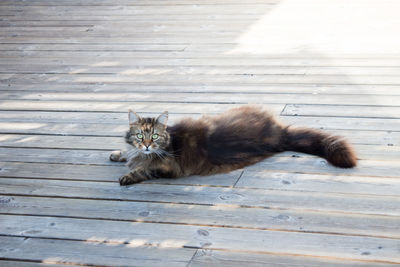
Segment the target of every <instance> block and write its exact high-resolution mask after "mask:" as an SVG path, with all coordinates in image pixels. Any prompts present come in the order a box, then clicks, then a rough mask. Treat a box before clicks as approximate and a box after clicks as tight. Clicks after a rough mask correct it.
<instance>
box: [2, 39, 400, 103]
mask: <svg viewBox="0 0 400 267" xmlns="http://www.w3.org/2000/svg"><path fill="white" fill-rule="evenodd" d="M10 46H11V45H10ZM35 46H36V45H29V47H28V48H21V46H19V47H15V45H13V46H12V47H15V48H14V49H20V50H23V51H21V52H18V53H20V54H21V55H25V56H26V55H29V57H35V56H40V57H41V56H42V54H43V56H44V55H47V56H52V57H53V58H54V57H57V58H59V57H60V55H61V53H62V55H64V56H65V55H68V54H69V55H70V56H75V55H82V57H89V56H90V54H93V56H96V54H98V52H104V53H108V54H110V52H108V50H107V52H106V51H105V50H104V51H103V50H102V46H98V48H96V47H93V48H91V50H88V49H89V48H85V47H84V48H80V49H82V50H76V49H79V46H77V48H75V45H68V46H65V47H63V48H58V49H57V54H54V53H52V50H44V49H45V48H46V47H45V48H39V49H43V53H38V52H36V50H35V49H36V48H35ZM154 46H155V45H153V47H154ZM118 47H119V46H118V45H116V47H114V48H113V49H114V50H117V49H118ZM156 47H157V46H156ZM156 47H155V48H151V47H150V48H149V50H144V49H146V48H140V45H135V46H132V48H130V47H129V46H126V47H122V48H119V49H121V50H118V53H120V54H121V55H123V54H126V55H127V56H132V54H133V53H135V52H136V51H141V52H139V53H140V54H141V55H143V52H147V51H151V49H156ZM157 48H158V47H157ZM3 49H4V50H3ZM5 49H6V47H2V46H0V51H6V52H3V53H2V52H0V55H1V57H2V58H7V57H10V58H14V57H16V56H14V55H13V54H16V53H15V52H13V50H11V49H7V50H5ZM47 49H49V48H47ZM51 49H53V48H51ZM158 49H160V50H161V52H160V55H162V54H163V53H165V50H163V47H162V46H159V48H158ZM166 49H168V48H166ZM110 50H111V49H110ZM142 50H143V51H142ZM10 51H12V52H10ZM40 51H42V50H40ZM167 51H169V52H173V51H175V50H167ZM139 53H138V54H139ZM113 54H116V53H113ZM185 54H186V55H187V53H185ZM177 56H178V54H177ZM198 56H200V55H198ZM0 71H1V73H2V74H48V75H50V74H51V75H54V74H62V75H66V74H79V75H83V74H86V75H93V74H101V75H112V74H122V75H130V74H132V75H138V74H141V75H144V74H146V75H149V76H153V77H154V78H157V76H162V75H165V74H168V75H173V76H175V77H176V76H178V77H179V75H188V74H190V75H192V76H194V75H196V76H197V75H208V77H216V76H217V75H218V76H220V75H226V76H228V75H231V76H232V75H237V76H246V75H247V76H252V77H254V75H342V74H343V73H346V74H347V75H358V76H359V75H371V76H377V75H387V76H390V75H399V74H400V68H398V67H367V68H364V67H296V66H282V67H280V66H276V67H269V66H254V67H253V66H248V67H237V66H226V67H223V68H222V67H212V66H193V67H190V66H186V67H171V66H166V67H164V66H154V67H153V66H147V67H140V66H129V65H127V66H121V65H118V66H90V67H86V68H85V67H83V66H75V65H59V64H45V65H44V64H42V65H39V64H36V65H34V66H32V65H24V64H23V62H21V63H19V64H18V62H16V63H14V64H7V65H1V64H0ZM255 79H257V77H256V78H255ZM297 86H298V85H297ZM372 86H374V85H372ZM348 87H350V85H349V86H347V88H346V89H347V90H346V93H349V89H351V88H348ZM353 88H354V90H353V94H355V93H361V94H366V93H365V92H364V90H362V89H360V88H358V87H355V86H353ZM288 89H290V88H288ZM355 89H357V91H355ZM312 90H315V88H312ZM242 91H243V90H242ZM305 93H309V92H305ZM335 93H336V92H335ZM350 93H351V92H350ZM373 93H378V94H382V93H379V91H378V90H376V91H375V92H373ZM393 93H394V94H395V95H398V92H395V91H394V90H393Z"/></svg>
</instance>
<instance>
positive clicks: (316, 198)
mask: <svg viewBox="0 0 400 267" xmlns="http://www.w3.org/2000/svg"><path fill="white" fill-rule="evenodd" d="M0 184H1V188H0V193H1V194H12V195H15V194H16V195H32V196H46V197H50V196H51V197H72V198H91V199H93V198H95V199H110V200H121V201H146V202H162V203H183V204H194V203H196V204H197V205H216V206H219V205H228V206H230V207H239V206H245V207H260V208H272V209H296V210H311V211H325V212H345V213H357V214H374V215H386V216H399V214H400V205H399V204H400V203H399V202H400V200H399V198H397V197H395V196H376V195H368V196H363V195H356V194H354V195H349V194H337V193H325V192H323V193H319V192H304V193H303V192H298V191H275V190H257V189H242V188H240V189H239V188H221V187H202V186H200V187H198V186H186V185H168V186H167V185H159V184H137V185H135V186H131V187H120V186H119V184H117V183H107V182H96V183H93V182H84V181H79V182H78V181H67V180H64V181H63V180H46V181H43V180H34V179H11V178H10V179H8V178H2V179H0Z"/></svg>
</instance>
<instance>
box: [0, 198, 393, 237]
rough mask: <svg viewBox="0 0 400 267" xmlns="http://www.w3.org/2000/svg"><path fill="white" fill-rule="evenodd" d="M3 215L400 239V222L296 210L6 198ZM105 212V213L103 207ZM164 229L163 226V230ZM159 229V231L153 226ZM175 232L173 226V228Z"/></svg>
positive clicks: (379, 218)
mask: <svg viewBox="0 0 400 267" xmlns="http://www.w3.org/2000/svg"><path fill="white" fill-rule="evenodd" d="M0 200H1V201H0V207H1V210H2V214H9V215H28V216H31V215H36V216H47V217H67V218H68V217H71V218H81V219H93V220H109V221H132V222H140V223H151V224H152V225H154V224H158V223H162V224H161V225H163V224H164V223H167V224H170V225H197V226H205V225H208V226H215V227H228V228H245V229H255V230H257V229H258V230H281V231H295V232H304V233H326V234H341V235H361V236H370V237H386V238H399V236H400V232H399V228H398V218H397V217H391V216H377V215H374V216H371V215H360V214H346V213H331V212H312V211H305V210H301V211H296V210H291V209H286V210H283V209H277V210H275V209H264V208H254V207H253V208H245V207H241V208H234V209H232V208H231V207H228V206H214V207H212V208H210V207H209V206H204V205H191V204H168V203H146V202H126V201H112V200H100V199H96V200H91V199H73V198H47V197H23V196H15V195H13V196H1V197H0ZM99 207H101V208H99ZM160 227H163V226H160ZM150 228H153V227H150ZM171 228H173V227H171Z"/></svg>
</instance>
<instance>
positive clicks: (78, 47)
mask: <svg viewBox="0 0 400 267" xmlns="http://www.w3.org/2000/svg"><path fill="white" fill-rule="evenodd" d="M22 22H23V23H25V21H22ZM0 23H1V22H0ZM3 23H4V22H3ZM8 23H10V22H8ZM12 23H13V24H15V23H17V22H12ZM51 23H52V24H55V23H59V24H60V25H62V26H64V27H65V25H69V24H71V25H70V26H74V25H76V26H81V25H80V24H82V22H77V21H62V22H51ZM28 24H29V26H30V27H33V26H32V25H37V24H43V22H42V23H40V21H30V22H28ZM86 24H88V23H87V22H86ZM0 25H1V24H0ZM45 25H47V27H49V26H50V25H49V22H47V23H46V24H45ZM53 26H56V25H53ZM85 26H93V25H85ZM37 27H39V26H37ZM187 46H188V44H109V45H107V44H101V43H98V44H67V45H63V44H32V43H31V44H19V45H15V44H0V51H24V52H25V53H26V52H28V51H47V52H49V51H64V52H67V51H87V52H90V51H92V52H94V51H97V52H99V51H104V52H110V51H120V52H121V51H127V52H135V51H136V52H138V51H140V52H146V51H160V52H173V51H175V52H177V51H183V50H184V49H185V48H186V47H187ZM2 55H3V54H2ZM3 56H5V54H4V55H3ZM1 66H2V65H1ZM12 66H13V65H10V66H8V67H5V66H2V69H3V70H7V69H10V67H11V68H12ZM15 66H18V68H21V70H23V68H24V67H23V65H22V64H19V65H15ZM56 66H57V65H52V64H50V65H44V66H43V67H50V68H56ZM66 67H67V66H66ZM70 67H73V66H70ZM377 71H379V70H377ZM393 71H395V69H393Z"/></svg>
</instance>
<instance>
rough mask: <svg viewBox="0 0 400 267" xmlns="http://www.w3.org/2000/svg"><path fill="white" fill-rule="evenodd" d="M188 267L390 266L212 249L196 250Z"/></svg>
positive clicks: (376, 263) (375, 263)
mask: <svg viewBox="0 0 400 267" xmlns="http://www.w3.org/2000/svg"><path fill="white" fill-rule="evenodd" d="M188 266H189V267H199V266H220V267H241V266H251V267H264V266H279V267H298V266H310V267H320V266H326V267H342V266H345V267H353V266H354V267H357V266H362V267H375V266H376V267H383V266H392V265H391V264H385V263H378V262H364V261H362V262H357V261H346V260H343V259H332V258H317V257H304V256H303V257H301V256H294V255H290V256H287V255H281V254H255V253H249V252H239V251H236V252H232V251H219V250H212V249H201V250H198V251H197V252H196V254H195V256H194V257H193V259H192V261H190V264H189V265H188Z"/></svg>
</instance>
